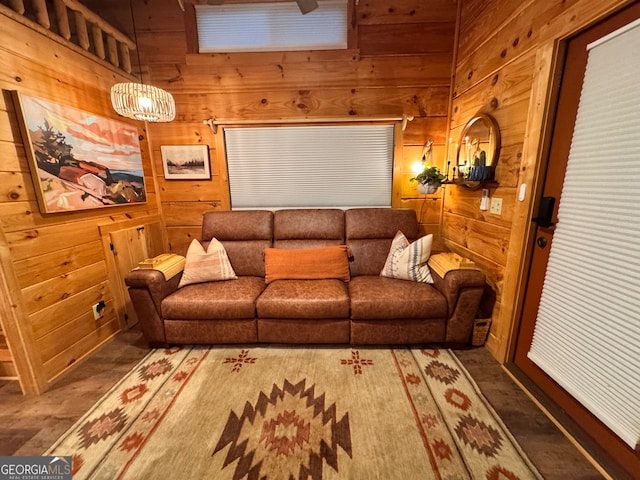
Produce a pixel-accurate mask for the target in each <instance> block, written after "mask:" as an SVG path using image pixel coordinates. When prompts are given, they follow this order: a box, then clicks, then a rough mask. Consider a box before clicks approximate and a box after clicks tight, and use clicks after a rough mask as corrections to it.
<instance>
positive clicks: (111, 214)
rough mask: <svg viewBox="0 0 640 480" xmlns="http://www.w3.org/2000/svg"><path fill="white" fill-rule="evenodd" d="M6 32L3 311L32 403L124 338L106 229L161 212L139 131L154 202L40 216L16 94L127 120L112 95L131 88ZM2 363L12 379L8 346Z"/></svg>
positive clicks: (0, 60)
mask: <svg viewBox="0 0 640 480" xmlns="http://www.w3.org/2000/svg"><path fill="white" fill-rule="evenodd" d="M0 30H1V31H2V38H3V40H2V42H0V65H2V69H1V71H0V87H1V88H2V89H3V92H2V96H0V158H2V161H1V162H0V227H1V230H0V259H1V260H2V269H3V274H4V275H3V282H2V283H3V285H2V287H3V289H2V295H0V310H1V311H2V314H3V318H2V322H3V331H4V335H5V336H6V340H7V342H8V343H9V347H10V349H11V353H12V354H13V355H12V357H11V358H10V359H9V360H10V361H11V363H13V364H14V365H13V366H14V367H15V370H17V372H18V374H19V376H20V381H21V385H22V387H23V391H25V392H27V393H35V392H40V391H42V390H44V389H46V388H47V387H48V386H49V385H50V384H51V382H52V381H54V380H55V379H56V378H57V377H58V376H59V375H60V374H62V373H63V372H65V371H67V369H68V368H70V367H71V366H72V365H73V364H74V363H75V362H77V361H79V360H81V359H82V358H84V357H86V356H87V355H88V354H89V353H91V352H92V351H94V350H95V349H96V348H98V347H99V346H100V345H102V344H103V343H105V342H106V341H108V340H109V339H110V338H111V337H112V336H113V335H114V334H115V333H116V332H117V331H118V330H119V324H118V321H117V318H116V315H115V312H114V305H113V288H114V286H113V285H111V284H110V282H109V279H108V275H107V268H106V263H105V252H104V250H103V246H102V243H101V238H100V234H99V226H100V225H103V224H111V223H116V222H121V221H125V220H127V221H130V220H131V219H136V218H137V219H140V222H141V223H144V219H145V218H148V217H150V216H154V215H156V216H157V215H158V214H159V209H158V204H157V201H156V187H155V185H154V175H153V170H152V165H151V161H150V156H149V148H148V145H147V142H146V139H145V137H146V132H145V131H144V124H142V123H140V122H132V123H134V124H135V126H136V127H137V128H138V130H139V132H140V134H141V136H142V137H141V138H142V141H141V147H142V150H143V162H144V170H145V181H146V185H147V189H148V202H147V203H146V204H142V205H136V206H123V207H109V208H104V209H101V210H89V211H83V212H78V213H72V214H53V215H48V216H45V215H42V214H40V212H39V209H38V204H37V201H36V196H35V193H34V187H33V183H32V178H31V175H30V171H29V165H28V163H27V157H26V153H25V148H24V146H23V144H22V137H21V135H20V130H19V123H18V116H17V114H16V110H15V108H14V105H13V102H12V100H11V95H10V94H9V91H11V90H17V91H19V92H21V93H23V94H28V95H33V96H39V97H42V98H46V99H49V100H52V101H54V102H59V103H61V104H65V105H69V106H73V107H76V108H79V109H82V110H85V111H88V112H91V113H95V114H98V115H102V116H107V117H112V118H118V119H120V120H122V118H121V117H118V115H117V114H116V113H115V112H114V111H113V110H112V108H111V103H110V98H109V89H110V87H111V85H113V84H114V83H115V82H117V81H127V80H128V79H127V78H124V77H122V76H121V75H120V74H119V73H118V72H117V71H116V70H115V69H109V68H107V67H104V66H102V65H101V64H99V63H96V62H94V61H93V60H91V59H89V58H87V57H86V56H84V55H81V54H79V53H77V52H76V51H73V50H71V49H68V48H66V47H65V46H63V45H61V44H60V43H57V42H54V41H52V40H51V39H50V38H47V37H46V36H45V35H42V34H40V33H37V32H36V31H34V30H32V29H31V28H28V27H26V26H24V25H22V24H19V23H17V22H15V21H13V20H11V19H10V18H8V17H5V16H4V15H0ZM100 300H104V301H105V302H106V304H107V309H106V314H105V315H104V317H103V318H102V319H100V320H99V321H96V320H94V318H93V314H92V309H91V307H92V305H93V304H95V303H97V302H98V301H100ZM0 362H2V363H3V364H4V365H3V367H2V368H3V370H4V371H7V370H8V367H7V366H6V364H7V354H6V351H5V344H4V342H2V341H0Z"/></svg>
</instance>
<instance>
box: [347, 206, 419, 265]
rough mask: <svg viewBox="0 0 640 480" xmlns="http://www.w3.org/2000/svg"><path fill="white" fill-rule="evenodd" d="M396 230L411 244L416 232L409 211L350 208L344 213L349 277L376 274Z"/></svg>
mask: <svg viewBox="0 0 640 480" xmlns="http://www.w3.org/2000/svg"><path fill="white" fill-rule="evenodd" d="M398 230H400V231H401V232H402V233H404V235H405V236H406V237H407V239H408V240H409V241H410V242H411V241H413V240H415V239H416V238H417V237H418V235H419V233H420V231H419V228H418V219H417V217H416V212H415V210H413V209H410V208H353V209H349V210H347V211H346V212H345V234H346V243H347V245H348V246H349V247H350V248H351V253H352V254H353V262H351V276H352V277H355V276H358V275H379V274H380V271H381V270H382V268H383V267H384V263H385V261H386V259H387V255H388V254H389V248H390V247H391V242H392V240H393V238H394V237H395V235H396V233H397V232H398Z"/></svg>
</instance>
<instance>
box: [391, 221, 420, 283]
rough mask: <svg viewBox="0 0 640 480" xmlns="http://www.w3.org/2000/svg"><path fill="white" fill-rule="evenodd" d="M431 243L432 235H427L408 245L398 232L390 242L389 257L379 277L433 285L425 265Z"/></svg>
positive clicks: (402, 235) (407, 241) (405, 238)
mask: <svg viewBox="0 0 640 480" xmlns="http://www.w3.org/2000/svg"><path fill="white" fill-rule="evenodd" d="M432 242H433V235H431V234H429V235H425V236H424V237H420V238H419V239H417V240H416V241H415V242H413V243H409V240H407V237H405V236H404V234H403V233H402V232H401V231H400V230H398V233H396V236H395V237H394V238H393V241H392V242H391V248H390V249H389V255H387V261H386V262H385V264H384V268H383V269H382V271H381V272H380V275H381V276H383V277H390V278H397V279H400V280H412V281H414V282H425V283H433V278H432V277H431V270H429V265H427V261H428V260H429V256H430V255H431V243H432Z"/></svg>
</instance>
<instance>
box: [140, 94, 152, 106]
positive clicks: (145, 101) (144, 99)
mask: <svg viewBox="0 0 640 480" xmlns="http://www.w3.org/2000/svg"><path fill="white" fill-rule="evenodd" d="M152 105H153V100H151V99H150V98H149V97H138V106H139V107H140V108H151V106H152Z"/></svg>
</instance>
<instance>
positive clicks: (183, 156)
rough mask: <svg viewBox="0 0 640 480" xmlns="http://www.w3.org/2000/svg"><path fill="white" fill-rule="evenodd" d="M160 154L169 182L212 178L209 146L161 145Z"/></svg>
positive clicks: (165, 175)
mask: <svg viewBox="0 0 640 480" xmlns="http://www.w3.org/2000/svg"><path fill="white" fill-rule="evenodd" d="M160 152H161V153H162V168H163V169H164V178H166V179H167V180H200V179H209V178H211V168H210V166H209V146H208V145H161V146H160Z"/></svg>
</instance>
